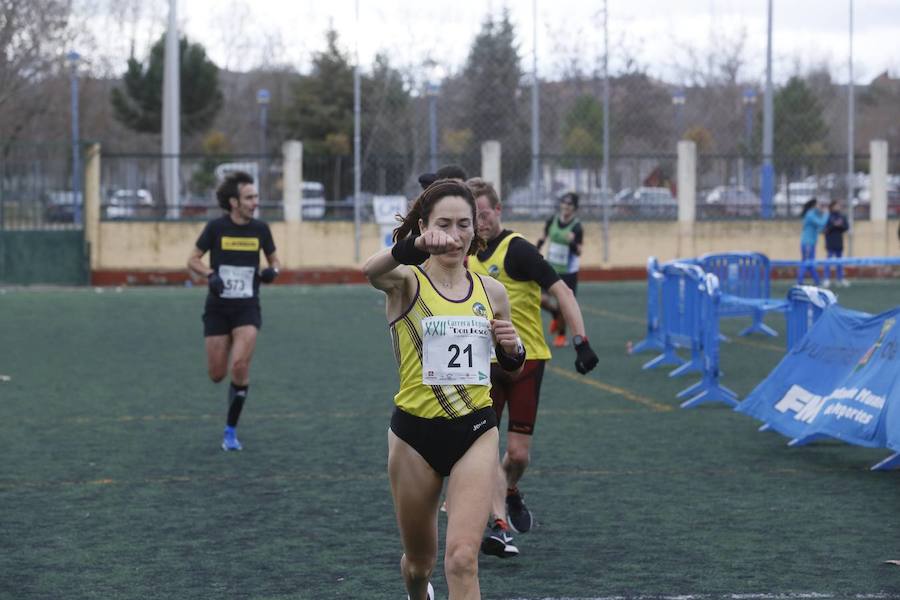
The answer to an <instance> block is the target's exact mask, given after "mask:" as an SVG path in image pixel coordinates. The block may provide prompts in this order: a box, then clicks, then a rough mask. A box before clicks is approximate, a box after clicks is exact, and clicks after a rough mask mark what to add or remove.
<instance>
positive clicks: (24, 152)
mask: <svg viewBox="0 0 900 600" xmlns="http://www.w3.org/2000/svg"><path fill="white" fill-rule="evenodd" d="M2 147H3V152H2V154H0V230H31V229H73V228H74V229H77V228H80V227H81V225H80V223H79V222H80V213H81V207H82V195H81V193H80V192H79V193H75V192H74V191H73V189H74V188H73V182H72V146H71V145H67V144H65V143H43V144H35V143H24V142H9V143H6V144H2ZM82 150H83V149H82ZM81 160H82V164H83V160H84V153H83V152H82V153H81Z"/></svg>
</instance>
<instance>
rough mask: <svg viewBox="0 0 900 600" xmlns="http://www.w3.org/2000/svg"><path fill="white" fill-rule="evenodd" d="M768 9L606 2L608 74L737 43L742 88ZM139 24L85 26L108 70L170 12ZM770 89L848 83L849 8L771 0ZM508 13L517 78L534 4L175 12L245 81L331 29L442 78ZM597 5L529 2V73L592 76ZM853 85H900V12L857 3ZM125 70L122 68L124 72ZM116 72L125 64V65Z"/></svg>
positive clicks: (265, 1)
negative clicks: (797, 83) (795, 78)
mask: <svg viewBox="0 0 900 600" xmlns="http://www.w3.org/2000/svg"><path fill="white" fill-rule="evenodd" d="M766 4H767V2H766V0H609V28H610V44H611V48H610V56H611V61H612V62H611V71H612V72H613V73H615V72H616V71H618V70H620V69H621V67H622V60H623V56H625V55H628V56H631V57H632V58H637V59H638V62H639V63H640V64H642V65H644V66H646V68H647V69H648V70H649V71H650V72H651V73H652V74H653V75H656V76H658V77H661V78H664V79H667V80H669V81H672V82H676V81H677V80H678V79H679V78H682V77H683V70H682V69H679V68H678V67H679V65H681V66H683V65H685V64H686V63H687V62H688V61H687V58H686V57H687V54H688V49H689V48H693V49H694V50H695V51H699V52H700V53H701V54H708V53H709V51H710V50H711V49H713V48H721V47H727V46H728V45H732V46H733V44H734V43H735V40H737V39H739V38H740V36H741V34H742V32H743V33H744V34H745V36H746V41H745V48H746V51H745V57H746V59H747V66H746V68H745V70H744V71H743V75H744V78H746V79H750V80H760V79H761V78H762V76H763V74H764V67H765V44H766ZM137 5H139V6H140V8H138V9H137V11H138V12H139V13H140V14H139V15H136V16H133V17H131V18H130V19H129V18H126V19H121V18H119V19H118V20H117V21H116V22H115V23H114V24H112V28H117V29H118V30H119V33H118V34H117V35H112V36H110V35H108V32H109V30H110V28H111V24H110V20H109V18H108V17H107V18H101V17H98V18H97V19H95V20H93V23H94V25H95V29H102V30H103V31H102V32H101V33H100V34H99V35H100V36H101V37H103V38H105V40H106V41H105V42H104V45H103V47H102V50H101V53H102V54H105V55H106V56H105V57H104V58H106V59H107V61H110V62H112V63H113V64H115V63H116V62H119V61H117V60H116V59H115V57H118V56H121V57H123V58H124V57H126V56H127V54H128V48H129V46H130V43H131V40H132V39H134V42H135V52H136V54H137V55H138V57H139V58H143V56H144V55H146V51H147V48H148V47H149V44H150V43H152V41H153V40H154V39H155V38H156V37H157V36H158V35H160V34H161V33H162V31H163V27H164V25H165V17H166V13H167V6H168V1H167V0H153V1H151V2H143V3H137ZM774 5H775V10H774V32H773V35H774V59H775V77H776V79H778V80H784V79H785V78H786V77H787V76H789V75H790V74H792V73H794V72H796V71H797V70H798V69H800V70H801V71H803V70H806V69H808V68H810V67H813V66H818V65H827V66H829V67H830V70H831V72H832V75H833V77H834V78H835V79H836V80H837V81H842V82H846V80H847V72H848V70H847V56H848V48H849V46H848V24H849V20H848V17H849V8H848V6H849V0H774ZM504 6H505V7H508V8H509V10H510V13H511V16H512V20H513V23H514V24H515V26H516V31H517V33H518V36H519V41H520V50H521V54H522V56H523V58H524V66H525V67H526V70H530V68H531V60H532V58H531V56H532V48H533V44H534V36H533V29H534V20H533V17H532V15H533V12H532V11H533V3H532V0H506V1H505V2H500V1H497V0H452V1H447V0H440V1H439V0H378V1H372V0H359V17H360V19H359V20H360V26H359V29H358V31H359V34H358V36H356V32H357V26H356V20H355V18H354V14H355V10H354V8H355V1H354V0H328V1H323V0H293V1H287V0H281V1H279V0H178V11H179V22H180V24H181V27H182V28H183V33H186V34H187V36H188V37H189V38H190V39H191V40H192V41H197V42H200V43H202V44H203V45H204V46H205V47H206V49H207V51H208V52H209V54H210V56H211V57H212V59H213V60H214V61H215V62H216V63H217V64H218V65H219V66H220V67H223V68H228V69H233V70H246V69H251V68H253V67H256V66H259V65H260V64H263V63H266V62H268V63H270V64H271V63H272V62H277V63H280V64H285V65H291V66H293V67H294V68H297V69H299V70H301V71H302V70H306V68H307V67H308V65H309V61H310V57H311V56H312V54H313V53H314V52H315V51H317V50H320V49H322V47H323V46H324V32H325V30H326V29H327V28H328V26H329V24H332V25H333V26H334V27H335V28H336V29H337V30H338V32H339V35H340V39H341V42H342V45H343V46H344V48H345V49H346V50H347V51H348V52H350V53H351V55H352V52H353V50H354V43H355V41H356V40H358V44H359V55H360V61H361V64H362V65H363V66H364V67H365V66H366V65H369V64H371V62H372V58H373V57H374V55H375V53H376V52H386V53H387V54H388V55H389V56H390V57H391V60H392V63H394V64H396V65H397V66H400V67H415V66H417V65H421V64H422V63H423V62H424V61H425V60H426V59H429V58H431V59H433V60H435V61H436V62H438V63H439V64H440V65H441V67H442V68H443V69H445V70H447V71H456V70H458V69H459V68H460V67H461V65H462V64H463V63H464V61H465V58H466V54H467V52H468V49H469V47H470V45H471V41H472V38H473V36H474V34H475V33H476V32H477V31H478V29H479V25H480V23H481V21H482V20H483V19H484V17H485V15H486V14H487V13H488V12H489V11H490V12H492V13H499V11H500V10H501V9H502V8H503V7H504ZM602 6H603V2H602V0H593V1H587V0H537V23H538V25H537V48H538V72H539V74H540V76H541V77H554V76H557V75H558V74H559V73H560V72H561V71H562V70H563V65H564V64H566V63H567V62H568V63H570V62H571V61H572V60H573V59H574V60H576V61H577V62H578V63H580V65H581V67H582V68H584V69H586V70H588V71H589V70H591V69H592V68H594V67H595V66H596V65H597V61H598V57H599V56H600V55H601V53H602V44H603V35H602V17H601V12H600V11H601V9H602ZM854 6H855V9H854V21H855V23H854V31H855V36H854V79H855V80H856V81H857V82H867V81H869V80H871V79H872V78H873V77H875V76H877V75H878V74H879V73H881V72H883V71H885V70H887V71H889V72H890V73H891V74H892V75H893V76H895V77H900V0H855V2H854ZM121 63H124V60H121ZM123 66H124V64H123Z"/></svg>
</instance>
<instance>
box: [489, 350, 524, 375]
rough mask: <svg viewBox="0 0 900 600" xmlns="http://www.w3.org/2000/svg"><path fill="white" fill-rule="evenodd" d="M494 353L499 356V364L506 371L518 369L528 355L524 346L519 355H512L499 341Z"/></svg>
mask: <svg viewBox="0 0 900 600" xmlns="http://www.w3.org/2000/svg"><path fill="white" fill-rule="evenodd" d="M494 354H495V355H496V356H497V364H498V365H500V368H501V369H503V370H504V371H518V370H519V367H521V366H522V364H523V363H524V362H525V356H526V352H525V348H524V347H523V348H522V351H521V352H520V353H519V354H518V355H517V356H510V355H509V354H507V353H506V350H504V349H503V346H501V345H500V344H499V343H498V344H497V345H496V346H494Z"/></svg>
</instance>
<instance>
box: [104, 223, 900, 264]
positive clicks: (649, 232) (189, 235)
mask: <svg viewBox="0 0 900 600" xmlns="http://www.w3.org/2000/svg"><path fill="white" fill-rule="evenodd" d="M270 225H271V228H272V234H273V236H274V237H275V244H276V245H277V246H278V254H279V256H280V257H281V260H282V262H283V264H284V266H285V268H286V269H294V270H304V269H348V268H350V269H352V268H356V267H358V266H359V265H357V264H356V263H355V262H354V260H353V249H354V244H353V223H350V222H328V221H319V222H317V221H303V222H292V223H286V222H278V223H271V224H270ZM504 225H505V226H506V227H509V228H511V229H514V230H516V231H519V232H520V233H522V234H523V235H525V237H527V238H528V239H530V240H535V239H537V238H538V236H539V234H540V232H541V228H542V227H543V223H540V222H533V221H531V222H515V221H510V222H504ZM855 227H856V238H855V247H854V250H855V254H856V255H857V256H880V255H884V254H885V252H884V251H883V249H882V248H883V247H882V248H878V247H877V246H878V245H879V244H878V241H879V240H880V239H883V238H882V237H881V236H879V235H877V232H874V231H873V224H872V223H871V222H868V221H862V222H857V223H856V225H855ZM202 228H203V223H184V222H153V223H144V222H101V223H100V224H99V230H98V232H97V239H96V240H94V243H93V248H92V250H93V252H92V253H91V255H92V258H93V259H94V260H93V264H92V265H91V266H92V270H94V271H98V270H100V271H102V270H138V271H140V270H145V271H154V270H156V271H169V270H181V269H185V263H186V262H187V256H188V253H189V252H190V250H191V248H192V247H193V245H194V242H195V241H196V239H197V236H199V235H200V231H201V230H202ZM609 230H610V243H609V256H610V260H609V263H607V264H604V263H603V261H602V255H601V250H602V244H601V225H600V223H593V222H591V223H586V224H585V244H584V257H583V259H582V268H627V267H635V268H638V269H643V268H644V265H645V264H646V260H647V257H648V256H656V257H658V258H659V259H660V260H669V259H672V258H679V256H678V253H679V224H678V222H676V221H668V222H638V221H634V222H613V223H610V227H609ZM888 230H889V231H890V232H892V233H893V232H895V231H896V230H897V222H896V221H894V222H891V223H889V224H888ZM362 232H363V237H362V240H361V250H360V254H361V256H362V258H363V260H365V258H367V257H368V256H369V255H370V254H372V253H374V252H375V251H376V250H378V249H379V248H380V243H381V240H380V234H379V228H378V225H375V224H365V225H363V228H362ZM799 239H800V221H799V219H798V220H792V221H717V222H705V221H700V222H697V223H694V228H693V238H692V242H693V247H694V251H695V254H696V255H700V254H704V253H706V252H728V251H741V250H748V251H749V250H753V251H759V252H762V253H764V254H766V255H768V256H769V258H772V259H797V258H799V255H800V242H799ZM888 246H889V251H888V253H887V254H888V255H894V256H896V255H900V243H898V242H897V239H896V237H893V236H892V237H891V238H890V243H889V244H888ZM819 256H824V245H820V249H819Z"/></svg>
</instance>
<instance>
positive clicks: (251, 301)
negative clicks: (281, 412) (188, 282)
mask: <svg viewBox="0 0 900 600" xmlns="http://www.w3.org/2000/svg"><path fill="white" fill-rule="evenodd" d="M216 198H217V200H218V201H219V206H221V207H222V210H224V211H226V213H227V214H225V215H223V216H221V217H219V218H218V219H213V220H212V221H210V222H209V223H207V224H206V227H204V229H203V232H202V233H201V234H200V237H199V238H198V239H197V243H196V247H195V248H194V249H193V251H192V252H191V255H190V258H189V259H188V268H189V269H190V270H191V271H192V272H194V273H196V274H197V275H199V276H202V277H205V278H207V281H208V284H209V294H208V295H207V297H206V306H205V310H204V312H203V335H204V336H205V337H206V359H207V369H208V372H209V378H210V379H212V380H213V381H214V382H216V383H218V382H219V381H222V380H223V379H224V378H225V375H227V374H228V359H229V355H230V356H231V385H230V386H229V388H228V416H227V419H226V426H225V435H224V439H223V440H222V449H223V450H226V451H227V450H240V449H241V443H240V442H239V441H238V439H237V436H236V434H235V427H237V424H238V419H239V418H240V416H241V410H242V409H243V407H244V401H245V400H246V399H247V390H248V387H249V385H250V360H251V359H252V357H253V350H254V349H255V348H256V335H257V333H258V332H259V329H260V327H262V314H261V311H260V306H259V284H260V282H262V283H271V282H272V281H274V280H275V278H276V277H277V276H278V270H279V269H280V268H281V263H280V262H279V261H278V257H277V256H276V255H275V242H274V241H273V240H272V232H271V231H270V230H269V226H268V225H266V224H265V223H264V222H262V221H259V220H257V219H254V218H253V213H254V211H255V210H256V207H257V205H258V204H259V193H257V191H256V186H254V185H253V177H251V176H250V175H248V174H247V173H244V172H240V171H238V172H235V173H231V174H229V175H228V176H227V177H226V178H225V180H224V181H223V182H222V183H221V185H219V188H218V189H217V190H216ZM260 250H262V251H263V253H265V255H266V261H268V263H269V267H268V268H267V269H263V270H262V271H260V270H259V251H260ZM207 252H209V253H210V261H209V262H210V266H209V267H207V266H206V265H205V264H204V263H203V260H202V258H203V255H204V254H206V253H207Z"/></svg>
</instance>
